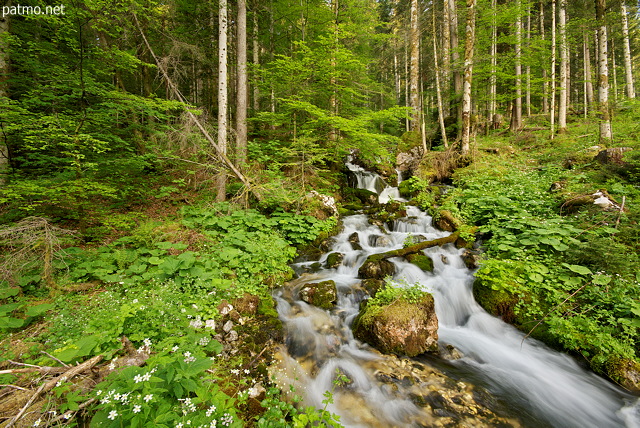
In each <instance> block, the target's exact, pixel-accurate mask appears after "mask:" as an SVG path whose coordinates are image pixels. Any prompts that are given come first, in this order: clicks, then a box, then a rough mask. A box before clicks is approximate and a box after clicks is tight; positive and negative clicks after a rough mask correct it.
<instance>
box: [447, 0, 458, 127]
mask: <svg viewBox="0 0 640 428" xmlns="http://www.w3.org/2000/svg"><path fill="white" fill-rule="evenodd" d="M447 5H448V8H449V37H450V40H451V63H452V68H453V92H454V105H453V106H452V107H454V108H455V109H456V112H455V115H456V118H457V121H458V124H460V123H461V122H462V105H461V103H460V100H461V97H462V74H461V73H460V52H459V51H458V10H457V8H456V2H455V0H448V1H447ZM460 131H462V129H461V130H460Z"/></svg>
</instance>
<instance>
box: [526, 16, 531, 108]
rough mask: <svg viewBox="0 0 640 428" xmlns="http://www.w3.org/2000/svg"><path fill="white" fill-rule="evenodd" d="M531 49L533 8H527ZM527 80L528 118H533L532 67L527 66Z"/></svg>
mask: <svg viewBox="0 0 640 428" xmlns="http://www.w3.org/2000/svg"><path fill="white" fill-rule="evenodd" d="M529 49H531V8H529V7H527V50H529ZM525 74H526V79H527V95H526V98H525V100H526V102H525V104H526V105H527V117H529V116H531V66H530V65H529V64H527V68H526V72H525Z"/></svg>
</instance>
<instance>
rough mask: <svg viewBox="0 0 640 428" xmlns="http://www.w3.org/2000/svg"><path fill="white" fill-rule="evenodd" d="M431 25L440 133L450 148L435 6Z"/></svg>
mask: <svg viewBox="0 0 640 428" xmlns="http://www.w3.org/2000/svg"><path fill="white" fill-rule="evenodd" d="M431 26H432V30H433V63H434V68H435V75H436V97H437V100H438V123H439V124H440V134H442V144H444V147H445V149H448V148H449V142H448V141H447V129H446V127H445V125H444V105H443V104H442V91H441V90H440V67H439V65H438V45H437V42H436V10H435V8H433V13H432V21H431Z"/></svg>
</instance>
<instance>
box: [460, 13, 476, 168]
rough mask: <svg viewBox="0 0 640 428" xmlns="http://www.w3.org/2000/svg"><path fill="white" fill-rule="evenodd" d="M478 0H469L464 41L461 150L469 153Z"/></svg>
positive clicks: (465, 153) (463, 153) (462, 152)
mask: <svg viewBox="0 0 640 428" xmlns="http://www.w3.org/2000/svg"><path fill="white" fill-rule="evenodd" d="M475 9H476V0H467V25H466V30H465V42H464V85H463V88H462V138H461V141H460V152H461V154H462V155H463V156H466V155H468V154H469V151H470V150H469V146H470V140H471V79H472V77H473V50H474V46H475V32H476V13H475V12H476V11H475Z"/></svg>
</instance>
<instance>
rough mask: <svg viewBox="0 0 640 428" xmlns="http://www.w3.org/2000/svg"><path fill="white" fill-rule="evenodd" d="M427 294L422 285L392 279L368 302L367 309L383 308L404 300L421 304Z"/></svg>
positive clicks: (386, 281)
mask: <svg viewBox="0 0 640 428" xmlns="http://www.w3.org/2000/svg"><path fill="white" fill-rule="evenodd" d="M424 294H425V291H424V290H422V288H420V284H418V283H416V284H413V285H409V284H407V283H406V282H403V281H401V282H394V281H393V280H392V279H391V278H386V279H385V285H384V287H382V288H381V289H380V290H378V292H377V293H376V294H375V296H374V297H371V298H370V299H368V300H367V308H369V309H372V308H376V307H378V308H382V307H384V306H388V305H390V304H392V303H393V302H395V301H398V300H404V301H406V302H409V303H417V302H419V301H420V300H421V299H422V298H423V296H424Z"/></svg>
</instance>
